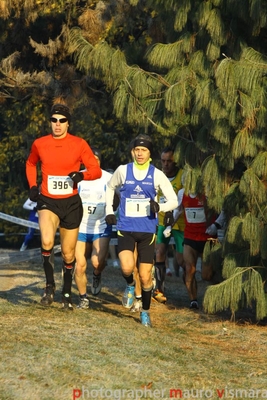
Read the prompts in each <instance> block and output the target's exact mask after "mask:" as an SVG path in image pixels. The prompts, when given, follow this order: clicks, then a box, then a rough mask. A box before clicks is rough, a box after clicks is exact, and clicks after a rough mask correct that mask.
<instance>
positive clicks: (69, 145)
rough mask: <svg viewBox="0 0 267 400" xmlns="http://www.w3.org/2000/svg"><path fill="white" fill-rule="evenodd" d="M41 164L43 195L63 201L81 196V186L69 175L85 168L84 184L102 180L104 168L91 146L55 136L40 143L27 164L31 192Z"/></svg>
mask: <svg viewBox="0 0 267 400" xmlns="http://www.w3.org/2000/svg"><path fill="white" fill-rule="evenodd" d="M39 162H40V164H41V172H42V184H41V193H42V194H43V195H44V196H47V197H52V198H55V199H62V198H67V197H71V196H74V195H75V194H77V193H78V190H77V185H76V184H75V183H74V182H73V181H72V180H71V179H70V178H69V177H68V174H70V173H71V172H74V171H79V170H80V168H81V164H83V165H84V167H85V168H86V171H83V175H84V180H94V179H98V178H100V177H101V175H102V171H101V168H100V166H99V164H98V162H97V160H96V158H95V156H94V154H93V152H92V150H91V148H90V146H89V145H88V144H87V142H86V141H85V140H84V139H82V138H79V137H77V136H73V135H71V134H69V133H67V135H66V136H65V137H64V138H62V139H55V138H54V137H53V135H52V134H49V135H47V136H43V137H41V138H38V139H36V140H35V141H34V142H33V144H32V147H31V152H30V155H29V157H28V159H27V161H26V175H27V179H28V183H29V186H30V188H31V187H32V186H37V164H38V163H39Z"/></svg>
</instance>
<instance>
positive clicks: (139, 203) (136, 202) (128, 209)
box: [125, 199, 150, 218]
mask: <svg viewBox="0 0 267 400" xmlns="http://www.w3.org/2000/svg"><path fill="white" fill-rule="evenodd" d="M149 215H150V205H149V199H126V203H125V216H126V217H135V218H138V217H148V216H149Z"/></svg>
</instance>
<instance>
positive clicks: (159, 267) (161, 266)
mask: <svg viewBox="0 0 267 400" xmlns="http://www.w3.org/2000/svg"><path fill="white" fill-rule="evenodd" d="M165 275H166V265H165V262H156V264H155V277H156V289H158V290H159V291H160V292H162V293H164V283H165Z"/></svg>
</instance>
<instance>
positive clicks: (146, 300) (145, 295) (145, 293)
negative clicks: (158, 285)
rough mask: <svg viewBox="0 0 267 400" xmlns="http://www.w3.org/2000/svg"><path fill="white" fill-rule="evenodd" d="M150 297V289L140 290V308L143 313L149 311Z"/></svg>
mask: <svg viewBox="0 0 267 400" xmlns="http://www.w3.org/2000/svg"><path fill="white" fill-rule="evenodd" d="M151 295H152V287H151V288H149V289H143V288H142V307H143V310H144V311H148V310H149V309H150V303H151Z"/></svg>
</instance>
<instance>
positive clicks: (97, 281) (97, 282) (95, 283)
mask: <svg viewBox="0 0 267 400" xmlns="http://www.w3.org/2000/svg"><path fill="white" fill-rule="evenodd" d="M100 290H101V274H99V275H95V274H93V280H92V285H91V292H92V294H93V295H94V296H97V295H98V293H99V292H100Z"/></svg>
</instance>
